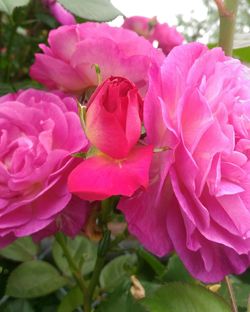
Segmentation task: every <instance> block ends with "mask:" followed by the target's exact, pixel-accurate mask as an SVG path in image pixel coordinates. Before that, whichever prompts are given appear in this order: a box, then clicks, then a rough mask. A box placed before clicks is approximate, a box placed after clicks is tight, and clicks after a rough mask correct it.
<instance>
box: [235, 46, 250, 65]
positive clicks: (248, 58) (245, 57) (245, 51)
mask: <svg viewBox="0 0 250 312" xmlns="http://www.w3.org/2000/svg"><path fill="white" fill-rule="evenodd" d="M233 57H235V58H237V59H239V60H241V62H244V63H250V46H249V47H245V48H240V49H235V50H233Z"/></svg>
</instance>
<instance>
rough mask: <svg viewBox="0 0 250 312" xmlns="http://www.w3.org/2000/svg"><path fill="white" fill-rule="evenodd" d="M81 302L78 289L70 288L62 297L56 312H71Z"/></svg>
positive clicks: (81, 296)
mask: <svg viewBox="0 0 250 312" xmlns="http://www.w3.org/2000/svg"><path fill="white" fill-rule="evenodd" d="M82 302H83V293H82V291H81V290H80V288H78V287H74V288H72V289H71V290H70V291H69V292H68V293H67V294H66V296H64V297H63V299H62V301H61V303H60V305H59V307H58V310H57V312H72V311H74V310H75V309H76V308H77V307H79V306H81V304H82Z"/></svg>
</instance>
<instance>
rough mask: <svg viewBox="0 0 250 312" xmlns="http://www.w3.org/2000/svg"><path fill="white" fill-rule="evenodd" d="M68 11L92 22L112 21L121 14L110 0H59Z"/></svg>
mask: <svg viewBox="0 0 250 312" xmlns="http://www.w3.org/2000/svg"><path fill="white" fill-rule="evenodd" d="M58 2H60V3H61V4H62V5H63V6H64V7H65V8H66V9H67V10H69V11H70V12H72V13H74V14H75V15H77V16H79V17H81V18H84V19H86V20H92V21H99V22H105V21H111V20H112V19H114V18H116V17H117V16H118V15H121V12H120V11H119V10H117V9H116V8H115V7H114V6H113V5H112V3H111V2H110V1H109V0H74V1H72V0H58Z"/></svg>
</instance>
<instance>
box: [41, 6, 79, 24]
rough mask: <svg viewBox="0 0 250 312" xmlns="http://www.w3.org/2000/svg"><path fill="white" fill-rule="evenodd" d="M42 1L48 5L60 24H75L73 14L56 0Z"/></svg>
mask: <svg viewBox="0 0 250 312" xmlns="http://www.w3.org/2000/svg"><path fill="white" fill-rule="evenodd" d="M42 3H43V4H44V5H45V6H47V7H48V9H49V11H50V13H51V14H52V15H53V16H54V17H55V19H56V20H57V21H58V23H60V24H61V25H73V24H76V20H75V18H74V16H73V15H72V14H71V13H70V12H68V11H67V10H65V9H64V7H63V6H62V5H61V4H60V3H58V2H57V1H56V0H42Z"/></svg>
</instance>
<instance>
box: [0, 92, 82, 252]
mask: <svg viewBox="0 0 250 312" xmlns="http://www.w3.org/2000/svg"><path fill="white" fill-rule="evenodd" d="M0 124H1V127H0V129H1V130H0V247H2V246H4V245H6V244H8V243H10V242H11V241H13V240H14V239H15V238H16V237H22V236H26V235H31V234H34V233H36V232H38V231H40V230H43V229H45V228H46V227H47V226H51V225H52V223H53V222H54V221H55V220H57V221H58V220H59V219H58V218H60V214H61V213H62V212H63V216H62V218H64V220H65V217H66V218H71V219H72V220H73V219H74V217H72V216H73V215H76V214H77V213H78V215H79V214H82V218H79V216H77V218H78V219H76V218H75V219H76V220H77V224H78V227H77V229H78V230H79V229H80V227H81V226H82V225H83V223H84V221H85V216H86V214H87V210H88V206H87V204H86V203H85V202H81V201H78V200H77V199H74V201H73V202H72V201H71V198H72V195H71V194H70V193H69V191H68V189H67V177H68V174H69V172H70V170H72V168H74V167H75V166H76V165H77V164H78V163H79V160H78V159H76V158H73V157H72V156H71V154H73V153H75V152H79V151H81V150H83V149H85V148H86V146H87V144H88V141H87V139H86V137H85V136H84V133H83V131H82V129H81V125H80V122H79V118H78V115H77V113H76V101H75V100H74V99H73V98H70V97H67V96H65V95H63V94H61V93H59V92H57V93H54V94H53V93H47V92H44V91H38V90H33V89H30V90H26V91H19V92H18V93H17V94H11V95H7V96H3V97H1V98H0ZM76 200H77V202H78V204H77V205H76ZM65 208H67V209H66V211H65V212H64V209H65ZM69 209H73V211H72V210H71V211H70V212H69ZM67 216H68V217H67ZM66 223H67V222H66ZM66 223H65V222H64V223H63V224H62V226H59V224H58V227H54V230H56V229H60V230H64V229H65V230H66V232H67V233H69V234H70V233H71V234H72V235H73V234H74V233H73V232H72V231H70V229H69V226H68V224H66ZM65 224H66V226H63V225H65Z"/></svg>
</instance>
